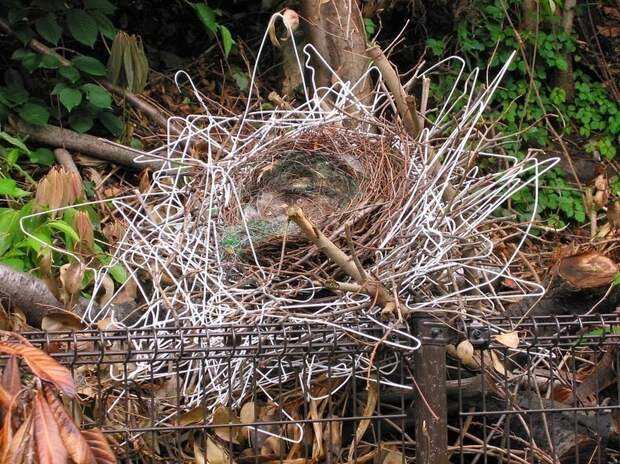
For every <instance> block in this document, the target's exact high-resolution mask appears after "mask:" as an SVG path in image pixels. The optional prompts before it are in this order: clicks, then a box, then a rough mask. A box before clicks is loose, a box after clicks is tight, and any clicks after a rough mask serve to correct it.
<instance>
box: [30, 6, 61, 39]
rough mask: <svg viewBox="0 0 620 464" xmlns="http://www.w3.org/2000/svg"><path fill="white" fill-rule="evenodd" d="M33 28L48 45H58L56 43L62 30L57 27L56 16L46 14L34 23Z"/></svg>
mask: <svg viewBox="0 0 620 464" xmlns="http://www.w3.org/2000/svg"><path fill="white" fill-rule="evenodd" d="M34 28H35V29H36V30H37V32H38V33H39V35H40V36H41V37H43V38H44V39H45V40H47V41H48V42H49V43H51V44H52V45H54V46H55V45H58V41H59V40H60V37H61V36H62V28H61V27H60V26H59V25H58V21H56V16H55V15H54V14H53V13H48V14H47V15H45V16H43V17H41V18H39V19H37V20H36V21H35V23H34Z"/></svg>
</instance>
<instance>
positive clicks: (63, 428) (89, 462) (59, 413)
mask: <svg viewBox="0 0 620 464" xmlns="http://www.w3.org/2000/svg"><path fill="white" fill-rule="evenodd" d="M44 392H45V399H46V400H47V404H48V405H49V407H50V410H51V411H52V414H53V415H54V417H55V418H56V423H57V424H58V428H59V431H60V437H61V438H62V441H63V443H64V445H65V448H66V449H67V451H68V453H69V457H70V458H71V459H72V460H73V462H75V464H96V462H97V461H96V460H95V455H94V454H93V452H92V451H91V449H90V446H89V444H88V442H87V441H86V439H85V438H84V437H83V436H82V434H81V433H80V430H79V429H78V428H77V426H76V425H75V423H74V422H73V420H72V419H71V417H69V414H68V413H67V411H66V410H65V407H64V406H63V404H62V403H61V402H60V400H59V399H58V398H57V397H56V395H55V394H54V392H52V390H51V389H50V388H49V387H47V388H44Z"/></svg>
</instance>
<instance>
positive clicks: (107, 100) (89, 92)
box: [82, 84, 112, 109]
mask: <svg viewBox="0 0 620 464" xmlns="http://www.w3.org/2000/svg"><path fill="white" fill-rule="evenodd" d="M82 90H83V91H84V92H85V93H86V99H87V100H88V101H89V102H91V103H92V104H93V106H96V107H97V108H104V109H107V108H110V107H111V106H112V96H111V95H110V93H109V92H108V91H107V90H106V89H104V88H103V87H101V86H100V85H97V84H84V85H83V86H82Z"/></svg>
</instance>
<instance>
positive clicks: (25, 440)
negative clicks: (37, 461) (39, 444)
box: [2, 411, 34, 464]
mask: <svg viewBox="0 0 620 464" xmlns="http://www.w3.org/2000/svg"><path fill="white" fill-rule="evenodd" d="M32 424H33V422H32V411H31V412H30V414H28V417H27V418H26V420H25V421H24V422H22V425H21V426H20V427H19V429H17V432H15V435H14V436H13V439H12V440H11V444H10V446H9V449H8V451H7V454H6V457H5V459H4V460H3V461H2V464H5V463H6V464H9V463H10V464H17V463H20V464H21V463H30V462H34V440H33V439H32Z"/></svg>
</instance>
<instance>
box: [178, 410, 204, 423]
mask: <svg viewBox="0 0 620 464" xmlns="http://www.w3.org/2000/svg"><path fill="white" fill-rule="evenodd" d="M205 418H206V410H205V408H203V407H202V406H198V407H197V408H193V409H190V410H189V411H187V412H184V413H183V414H181V415H180V416H179V417H178V419H177V424H178V425H182V426H184V425H191V424H197V423H199V422H202V421H203V420H204V419H205Z"/></svg>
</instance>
